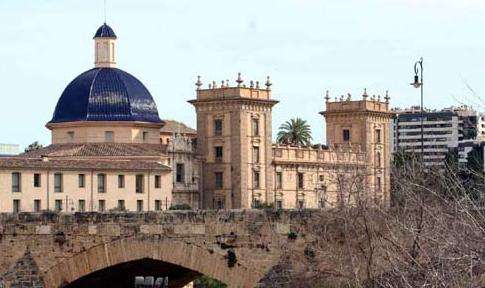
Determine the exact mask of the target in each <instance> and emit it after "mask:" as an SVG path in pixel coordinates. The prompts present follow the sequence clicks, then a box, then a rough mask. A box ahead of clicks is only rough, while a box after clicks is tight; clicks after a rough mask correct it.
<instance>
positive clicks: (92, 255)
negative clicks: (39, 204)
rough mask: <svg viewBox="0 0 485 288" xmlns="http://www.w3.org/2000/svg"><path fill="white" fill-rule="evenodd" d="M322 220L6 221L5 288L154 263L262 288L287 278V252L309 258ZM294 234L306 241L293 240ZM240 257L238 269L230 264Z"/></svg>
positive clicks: (1, 225) (181, 215)
mask: <svg viewBox="0 0 485 288" xmlns="http://www.w3.org/2000/svg"><path fill="white" fill-rule="evenodd" d="M316 213H322V212H321V211H313V210H307V211H279V212H274V211H257V210H247V211H220V212H216V211H203V212H194V211H191V212H190V211H187V212H164V213H110V214H108V213H104V214H100V213H83V214H54V213H48V214H32V213H21V214H18V215H13V214H0V256H1V257H0V281H1V282H0V283H2V285H4V287H44V288H51V287H52V288H54V287H55V288H57V287H63V286H64V285H66V284H68V283H71V282H73V281H75V280H76V279H79V278H81V277H83V276H86V275H89V274H90V273H93V272H95V271H99V270H101V269H104V268H107V267H110V266H113V265H116V264H120V263H126V262H129V261H135V260H139V259H146V258H148V259H154V260H160V261H163V262H166V263H171V264H175V265H179V266H182V267H184V268H187V269H190V270H193V271H196V272H197V273H199V274H205V275H208V276H210V277H213V278H215V279H218V280H220V281H222V282H225V283H228V284H229V285H230V287H254V286H257V283H258V282H259V281H260V280H262V279H269V278H271V279H277V278H278V277H279V275H278V273H275V271H279V270H281V267H280V266H281V265H279V263H281V257H282V255H283V251H288V250H294V251H303V250H304V249H305V248H306V245H307V243H310V242H311V241H312V237H313V236H312V235H311V231H312V228H311V227H310V226H309V225H308V223H311V221H309V219H312V217H313V215H314V214H316ZM290 232H295V233H301V234H303V235H305V237H302V238H301V239H300V238H299V239H298V240H297V241H295V240H291V239H289V238H290V237H288V235H289V233H290ZM232 253H234V255H235V256H236V262H235V263H229V262H230V261H229V258H230V257H228V255H229V254H232ZM232 264H234V265H232ZM268 273H271V275H267V274H268ZM284 273H286V271H283V270H281V274H284ZM275 277H276V278H275ZM282 277H284V275H282ZM260 286H261V284H260Z"/></svg>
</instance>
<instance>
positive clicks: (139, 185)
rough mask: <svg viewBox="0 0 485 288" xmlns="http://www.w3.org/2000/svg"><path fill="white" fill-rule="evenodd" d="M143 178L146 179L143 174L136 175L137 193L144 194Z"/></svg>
mask: <svg viewBox="0 0 485 288" xmlns="http://www.w3.org/2000/svg"><path fill="white" fill-rule="evenodd" d="M143 178H144V177H143V175H141V174H139V175H136V183H135V186H136V187H135V188H136V193H143V188H144V187H143V186H144V183H143V182H144V181H143Z"/></svg>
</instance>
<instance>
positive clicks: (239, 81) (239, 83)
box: [236, 72, 244, 87]
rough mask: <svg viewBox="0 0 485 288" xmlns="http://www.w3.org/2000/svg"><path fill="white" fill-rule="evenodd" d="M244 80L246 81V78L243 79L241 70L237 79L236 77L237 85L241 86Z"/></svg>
mask: <svg viewBox="0 0 485 288" xmlns="http://www.w3.org/2000/svg"><path fill="white" fill-rule="evenodd" d="M243 82H244V80H242V78H241V72H239V73H237V79H236V83H237V87H241V84H242V83H243Z"/></svg>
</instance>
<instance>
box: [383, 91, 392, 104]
mask: <svg viewBox="0 0 485 288" xmlns="http://www.w3.org/2000/svg"><path fill="white" fill-rule="evenodd" d="M390 99H391V97H389V90H386V96H385V97H384V100H386V103H389V100H390Z"/></svg>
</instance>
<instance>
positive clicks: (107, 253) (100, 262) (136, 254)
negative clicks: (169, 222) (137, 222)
mask: <svg viewBox="0 0 485 288" xmlns="http://www.w3.org/2000/svg"><path fill="white" fill-rule="evenodd" d="M142 259H152V260H159V261H163V262H166V263H170V264H174V265H178V266H181V267H184V268H186V269H189V270H192V271H195V272H197V273H200V274H204V275H207V276H209V277H211V278H214V279H217V280H219V281H221V282H224V283H226V284H228V286H229V287H254V286H255V285H256V284H257V282H258V281H259V280H260V279H261V278H263V276H264V271H260V270H258V267H257V266H255V265H251V264H249V263H250V262H251V261H250V260H248V259H239V258H238V262H237V263H236V265H234V267H229V265H228V261H227V258H226V257H225V254H222V253H221V252H216V251H212V250H210V249H208V248H207V247H202V246H198V245H196V244H194V243H188V242H184V241H183V240H180V239H174V238H162V239H138V238H122V239H118V240H115V241H112V242H107V243H103V244H101V245H97V246H93V247H91V248H89V249H87V250H85V251H83V252H81V253H77V254H74V255H73V256H72V257H70V258H65V259H63V260H60V261H58V262H56V263H54V264H53V265H52V266H50V268H48V269H47V270H45V271H44V272H43V273H42V274H43V275H42V278H43V280H44V283H45V288H59V287H63V286H65V285H67V284H69V283H72V282H74V281H76V280H78V279H81V278H82V277H85V276H87V275H89V274H91V273H95V272H96V271H100V270H102V269H106V268H109V267H113V266H115V265H120V264H123V263H128V262H132V261H139V260H142Z"/></svg>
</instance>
